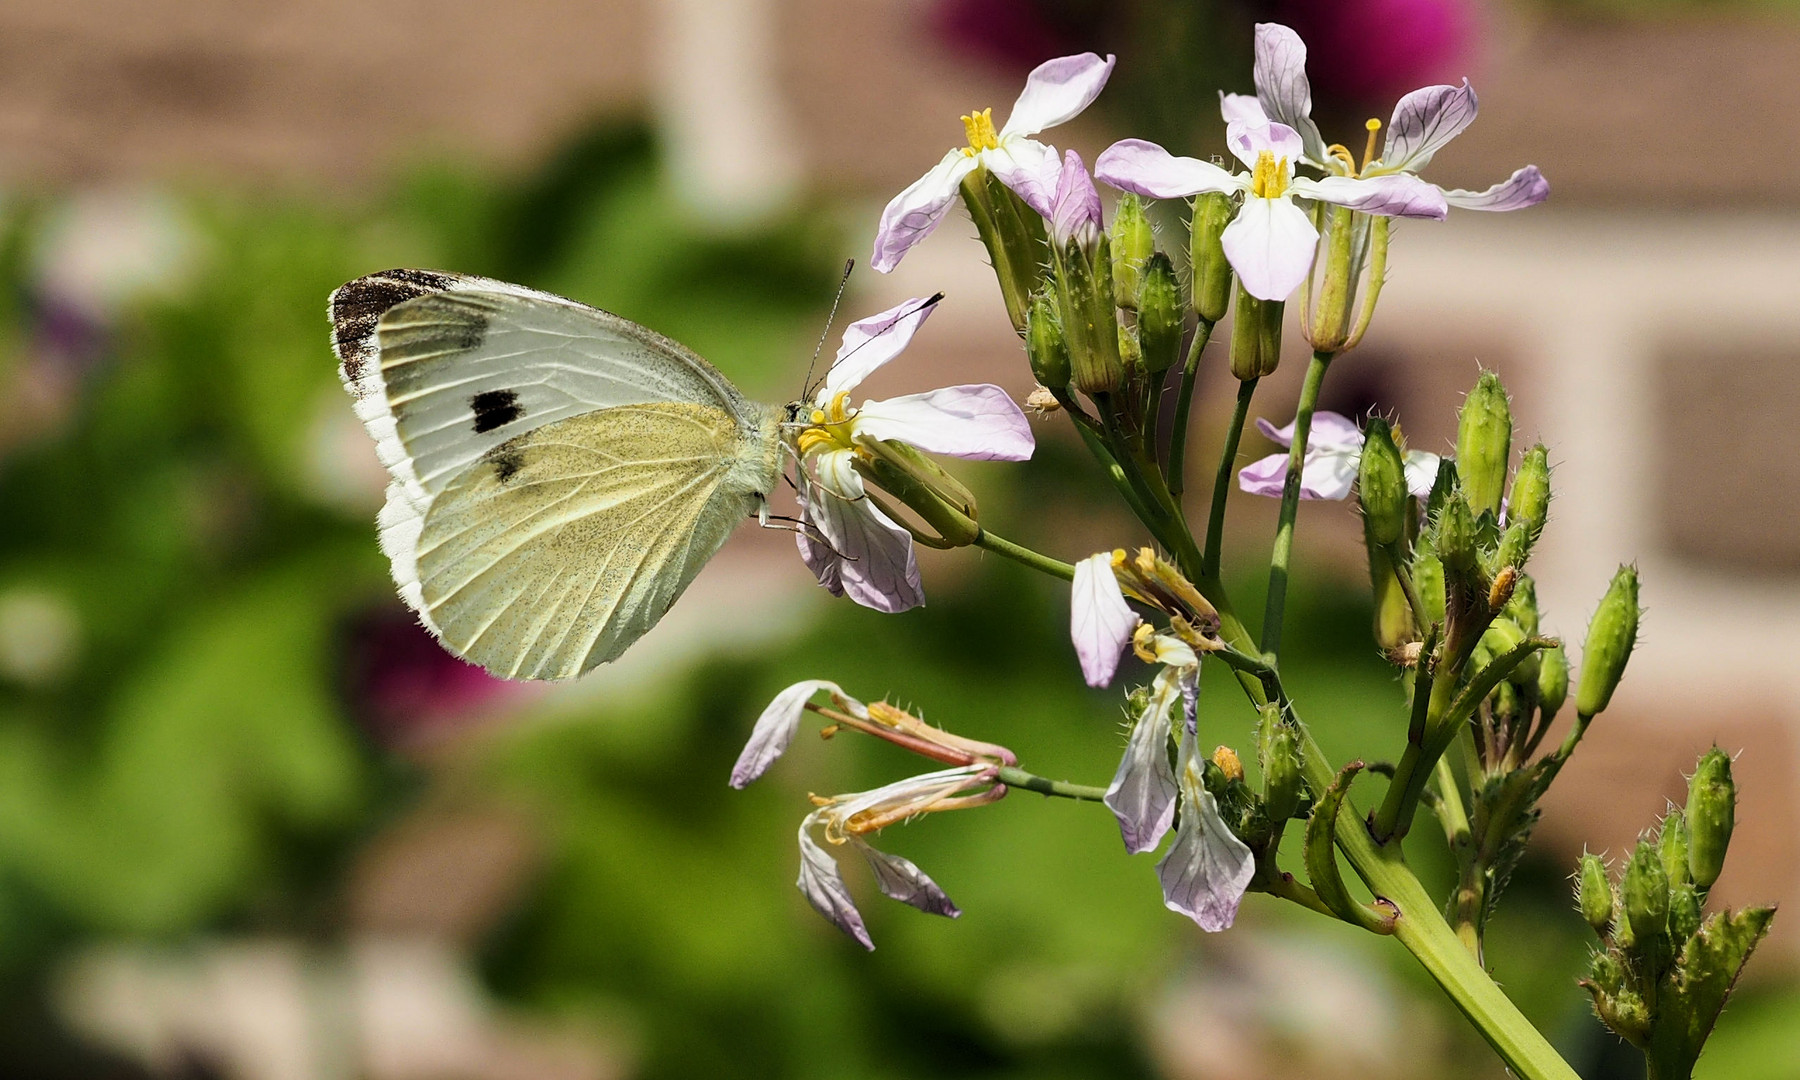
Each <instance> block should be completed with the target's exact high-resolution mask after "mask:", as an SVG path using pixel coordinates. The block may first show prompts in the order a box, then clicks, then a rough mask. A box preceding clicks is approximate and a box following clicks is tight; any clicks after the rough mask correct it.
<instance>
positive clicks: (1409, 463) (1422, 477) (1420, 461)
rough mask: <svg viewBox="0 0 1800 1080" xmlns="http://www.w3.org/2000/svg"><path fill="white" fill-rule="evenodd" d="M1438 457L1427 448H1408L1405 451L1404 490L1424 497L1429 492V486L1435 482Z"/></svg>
mask: <svg viewBox="0 0 1800 1080" xmlns="http://www.w3.org/2000/svg"><path fill="white" fill-rule="evenodd" d="M1439 461H1440V459H1439V458H1438V456H1437V455H1436V454H1433V453H1431V452H1430V451H1427V450H1408V451H1407V452H1406V460H1405V464H1404V467H1405V470H1406V490H1408V491H1410V492H1412V493H1413V494H1414V495H1417V496H1418V497H1419V498H1421V499H1423V498H1426V497H1427V496H1429V495H1430V494H1431V486H1432V485H1433V484H1435V483H1437V474H1438V464H1439Z"/></svg>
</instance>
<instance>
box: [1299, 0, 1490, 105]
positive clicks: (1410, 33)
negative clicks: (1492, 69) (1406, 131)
mask: <svg viewBox="0 0 1800 1080" xmlns="http://www.w3.org/2000/svg"><path fill="white" fill-rule="evenodd" d="M1276 11H1277V12H1278V13H1279V18H1280V20H1281V21H1282V22H1284V23H1286V24H1288V25H1289V26H1292V27H1293V28H1294V29H1296V30H1298V31H1299V32H1300V34H1301V36H1303V37H1305V38H1306V40H1307V41H1310V42H1312V44H1313V46H1314V47H1315V48H1316V49H1317V50H1318V57H1319V59H1318V61H1317V62H1316V63H1315V64H1314V65H1313V66H1312V74H1313V76H1314V77H1315V78H1316V79H1317V80H1318V84H1319V88H1320V89H1321V90H1322V91H1323V92H1324V93H1325V94H1326V95H1328V96H1329V97H1331V98H1333V99H1348V100H1351V101H1356V102H1375V101H1387V100H1390V99H1392V98H1395V97H1397V96H1399V95H1400V94H1403V93H1405V92H1406V91H1407V90H1408V89H1410V88H1412V87H1414V86H1418V85H1420V84H1421V83H1428V82H1440V81H1446V80H1448V79H1451V78H1454V77H1456V76H1457V75H1459V74H1460V73H1461V71H1462V70H1464V69H1466V67H1467V65H1468V62H1469V58H1470V54H1471V53H1472V52H1473V46H1474V44H1475V38H1476V25H1475V23H1476V19H1475V12H1474V11H1473V9H1472V7H1471V5H1470V4H1469V3H1468V0H1286V2H1285V3H1282V4H1280V5H1278V6H1277V8H1276Z"/></svg>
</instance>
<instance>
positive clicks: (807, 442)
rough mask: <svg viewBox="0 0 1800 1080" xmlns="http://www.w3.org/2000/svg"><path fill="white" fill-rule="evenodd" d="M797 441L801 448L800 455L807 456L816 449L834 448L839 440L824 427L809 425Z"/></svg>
mask: <svg viewBox="0 0 1800 1080" xmlns="http://www.w3.org/2000/svg"><path fill="white" fill-rule="evenodd" d="M795 443H796V445H798V446H799V448H800V456H801V457H805V456H806V455H808V454H811V453H814V452H816V451H820V450H830V449H832V448H833V447H835V446H836V445H837V440H836V439H833V438H832V437H831V432H829V431H826V430H825V429H824V428H816V427H809V428H807V429H806V430H805V431H802V432H801V433H800V438H798V439H796V440H795Z"/></svg>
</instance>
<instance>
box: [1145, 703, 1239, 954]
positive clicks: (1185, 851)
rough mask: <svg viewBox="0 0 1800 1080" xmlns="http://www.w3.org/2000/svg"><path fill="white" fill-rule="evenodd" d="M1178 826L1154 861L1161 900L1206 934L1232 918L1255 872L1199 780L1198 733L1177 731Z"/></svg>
mask: <svg viewBox="0 0 1800 1080" xmlns="http://www.w3.org/2000/svg"><path fill="white" fill-rule="evenodd" d="M1180 758H1181V761H1180V769H1179V771H1180V774H1181V824H1180V825H1179V826H1178V827H1177V828H1176V830H1175V842H1174V843H1173V844H1171V845H1169V850H1168V852H1167V853H1166V854H1164V855H1163V857H1162V860H1161V861H1159V862H1158V863H1157V864H1156V876H1157V878H1158V879H1159V880H1160V881H1161V882H1162V890H1163V904H1164V905H1165V906H1167V907H1168V908H1169V909H1170V910H1171V911H1179V912H1181V913H1182V914H1183V915H1186V916H1187V917H1188V918H1190V919H1193V920H1194V921H1195V922H1196V923H1198V924H1199V925H1200V929H1202V930H1205V931H1208V932H1209V933H1210V932H1215V931H1219V930H1224V929H1226V928H1228V927H1229V926H1231V924H1232V922H1233V921H1234V920H1235V919H1236V918H1237V909H1238V904H1239V903H1240V902H1242V900H1243V899H1244V892H1245V890H1246V889H1248V888H1249V887H1250V879H1251V878H1252V877H1254V876H1255V875H1256V857H1255V856H1254V855H1253V854H1252V853H1251V851H1250V848H1249V847H1248V846H1246V845H1245V844H1244V842H1243V841H1242V840H1239V839H1238V838H1237V836H1236V835H1235V834H1233V833H1232V831H1231V827H1230V826H1228V825H1226V824H1225V820H1224V819H1223V818H1222V817H1220V816H1219V804H1218V802H1217V801H1215V800H1214V799H1213V796H1212V792H1210V791H1207V790H1206V787H1205V784H1204V782H1203V776H1204V773H1203V770H1204V769H1205V767H1206V766H1205V763H1204V761H1203V760H1202V759H1201V757H1200V744H1199V737H1198V735H1197V734H1196V733H1195V732H1194V731H1193V730H1192V729H1191V728H1190V729H1189V730H1188V731H1187V732H1185V733H1184V734H1183V735H1182V738H1181V753H1180Z"/></svg>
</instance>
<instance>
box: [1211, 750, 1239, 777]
mask: <svg viewBox="0 0 1800 1080" xmlns="http://www.w3.org/2000/svg"><path fill="white" fill-rule="evenodd" d="M1212 759H1213V764H1214V765H1217V766H1218V767H1219V771H1220V772H1222V773H1224V774H1225V779H1226V780H1228V781H1234V782H1235V781H1238V780H1242V779H1243V778H1244V763H1243V762H1241V761H1239V760H1238V756H1237V751H1236V750H1233V749H1232V748H1231V747H1229V746H1221V747H1219V748H1218V749H1217V750H1214V751H1213V756H1212Z"/></svg>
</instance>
